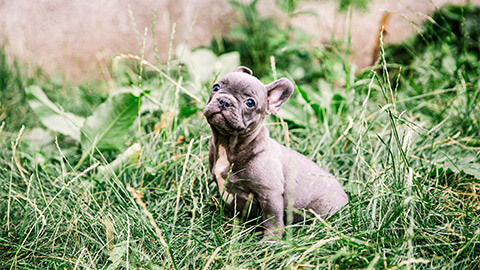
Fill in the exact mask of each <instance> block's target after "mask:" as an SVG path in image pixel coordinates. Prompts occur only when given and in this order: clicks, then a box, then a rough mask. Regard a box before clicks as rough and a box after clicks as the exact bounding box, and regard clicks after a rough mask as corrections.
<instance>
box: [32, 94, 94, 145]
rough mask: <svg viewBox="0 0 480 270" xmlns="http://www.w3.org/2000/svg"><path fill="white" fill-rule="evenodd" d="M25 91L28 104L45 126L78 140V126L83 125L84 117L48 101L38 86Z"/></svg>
mask: <svg viewBox="0 0 480 270" xmlns="http://www.w3.org/2000/svg"><path fill="white" fill-rule="evenodd" d="M25 92H26V94H27V101H28V104H29V105H30V107H31V108H32V110H33V112H34V113H35V115H36V116H37V117H38V119H40V122H42V124H43V125H44V126H45V127H47V128H48V129H50V130H52V131H55V132H60V133H62V134H64V135H67V136H70V137H72V138H73V139H74V140H76V141H80V128H81V127H82V126H83V122H84V121H85V119H84V118H82V117H80V116H77V115H74V114H72V113H68V112H64V111H63V110H62V109H61V108H60V107H58V106H57V105H55V104H54V103H53V102H52V101H50V99H49V98H48V97H47V95H45V93H44V92H43V91H42V89H41V88H40V87H39V86H36V85H33V86H30V87H28V88H27V89H25Z"/></svg>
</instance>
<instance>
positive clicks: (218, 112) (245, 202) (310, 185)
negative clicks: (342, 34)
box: [203, 67, 348, 240]
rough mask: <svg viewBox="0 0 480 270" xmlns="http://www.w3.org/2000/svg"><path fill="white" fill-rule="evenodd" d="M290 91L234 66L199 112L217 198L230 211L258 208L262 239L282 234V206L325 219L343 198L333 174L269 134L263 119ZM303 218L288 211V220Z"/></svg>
mask: <svg viewBox="0 0 480 270" xmlns="http://www.w3.org/2000/svg"><path fill="white" fill-rule="evenodd" d="M292 92H293V84H292V83H291V82H290V81H289V80H288V79H286V78H282V79H279V80H277V81H274V82H272V83H270V84H267V85H264V84H263V83H261V82H260V81H259V80H258V79H257V78H255V77H254V76H252V71H251V70H250V69H248V68H246V67H238V68H237V69H236V70H235V71H234V72H231V73H229V74H227V75H225V76H223V77H222V78H221V79H220V80H219V81H218V82H216V83H215V84H214V85H213V88H212V90H211V94H210V97H209V99H208V101H207V105H206V106H205V109H204V110H203V113H204V115H205V117H206V119H207V122H208V123H209V125H210V127H211V129H212V137H211V139H210V147H209V165H210V170H211V173H212V174H213V178H214V179H215V181H216V182H217V185H218V188H219V190H220V193H221V194H222V197H223V198H222V199H223V200H224V202H225V203H226V206H227V208H228V209H229V210H230V211H233V212H234V213H241V212H243V211H247V210H248V212H250V213H258V212H257V211H258V210H261V213H262V219H263V225H264V227H265V229H266V230H265V235H264V239H266V240H270V239H274V238H276V237H281V236H282V232H283V227H284V222H285V219H286V218H285V217H286V213H287V209H292V207H293V209H298V210H302V209H303V210H313V211H314V212H316V213H317V214H319V215H321V216H322V217H328V216H329V215H332V214H333V213H335V212H336V211H338V210H339V209H340V208H342V206H344V205H345V204H347V202H348V199H347V194H345V191H344V190H343V188H342V186H341V185H340V183H339V182H338V181H337V179H335V177H334V176H333V175H331V174H330V173H328V172H327V171H325V170H324V169H322V168H320V167H319V166H318V165H317V164H315V163H314V162H313V161H311V160H310V159H308V158H307V157H305V156H304V155H302V154H300V153H298V152H295V151H294V150H291V149H289V148H286V147H284V146H282V145H280V144H279V143H278V142H276V141H275V140H273V139H271V138H270V136H269V132H268V130H267V128H266V127H265V125H264V124H263V120H264V118H265V116H266V115H267V114H276V113H277V111H278V110H279V109H280V106H281V105H282V103H283V102H285V101H286V100H287V99H288V98H289V97H290V95H291V94H292ZM289 211H291V210H289ZM259 212H260V211H259ZM295 212H298V211H295ZM302 218H303V216H302V215H300V214H298V213H294V214H293V221H298V220H301V219H302Z"/></svg>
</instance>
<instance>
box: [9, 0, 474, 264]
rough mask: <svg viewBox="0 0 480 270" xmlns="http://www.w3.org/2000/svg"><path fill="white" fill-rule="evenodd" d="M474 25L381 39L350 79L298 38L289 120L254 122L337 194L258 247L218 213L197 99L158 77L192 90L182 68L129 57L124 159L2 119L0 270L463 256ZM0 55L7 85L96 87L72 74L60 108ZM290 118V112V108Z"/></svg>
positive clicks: (253, 234)
mask: <svg viewBox="0 0 480 270" xmlns="http://www.w3.org/2000/svg"><path fill="white" fill-rule="evenodd" d="M469 9H471V7H468V6H467V7H465V8H462V9H460V11H458V10H457V13H452V14H461V15H460V16H453V17H454V19H459V21H460V24H459V25H460V26H462V25H468V23H470V20H471V18H473V19H475V18H477V20H478V15H476V16H477V17H475V16H473V17H469V16H467V15H468V14H470V13H468V12H467V11H469ZM472 10H473V12H471V13H472V14H478V8H477V9H475V8H473V9H472ZM443 12H444V13H441V14H443V15H439V16H440V17H434V18H435V19H436V21H437V22H439V25H443V26H446V25H447V24H444V23H440V22H442V20H445V22H448V25H452V22H451V21H449V18H450V17H448V16H447V15H448V14H449V12H451V9H444V10H443ZM459 12H460V13H459ZM445 14H447V15H445ZM464 14H467V15H464ZM450 15H451V14H450ZM442 16H443V17H442ZM442 18H443V19H442ZM465 18H466V19H465ZM467 19H468V20H467ZM462 22H463V23H462ZM467 22H468V23H467ZM428 27H429V26H428V25H427V26H425V27H424V28H425V29H428ZM461 29H466V28H461ZM425 31H428V30H425ZM456 31H457V30H454V29H450V30H448V31H447V35H445V34H442V35H441V36H442V37H446V36H448V35H450V34H451V35H452V36H458V35H456V33H457V32H456ZM474 31H478V28H474ZM472 33H473V34H472ZM474 33H475V32H465V33H464V36H465V37H467V38H466V39H462V38H459V41H460V42H459V43H452V42H450V43H447V42H446V41H444V40H440V41H438V40H437V38H435V36H434V35H433V34H432V33H430V34H428V32H423V34H424V38H423V39H422V40H423V41H422V42H425V46H424V47H420V46H417V45H416V42H419V41H418V40H416V39H413V40H411V41H408V42H407V43H405V44H403V45H401V46H400V47H399V48H394V47H387V48H385V49H386V52H385V53H383V54H382V57H381V59H380V61H379V64H378V66H376V67H373V68H372V69H368V70H365V71H363V72H360V73H359V74H358V75H357V76H353V75H350V72H351V68H350V63H348V62H345V61H344V51H343V50H342V49H341V46H339V47H335V46H332V47H331V48H313V49H312V50H313V51H310V53H311V54H312V55H317V56H318V55H320V56H321V57H322V63H321V64H319V68H318V69H319V70H317V71H315V72H319V74H320V75H319V74H317V75H315V74H305V77H304V79H302V78H300V79H298V81H297V79H295V81H296V82H297V89H296V93H295V94H294V96H293V97H292V99H291V100H289V101H288V102H287V103H291V104H295V106H293V105H292V106H290V107H288V106H287V105H286V107H285V108H284V109H285V111H288V112H289V113H290V114H289V115H293V116H294V117H289V116H288V115H287V116H285V117H284V118H283V119H281V118H269V119H268V127H269V129H270V131H271V136H272V137H274V138H275V139H277V140H278V141H279V142H281V143H282V144H285V145H288V146H289V147H291V148H293V149H295V150H297V151H299V152H301V153H303V154H305V155H307V156H309V157H310V158H312V159H313V160H314V161H315V162H317V163H318V164H320V165H322V166H323V167H325V168H327V169H328V170H329V171H331V172H332V173H333V174H334V175H336V176H337V177H338V178H339V180H340V181H341V183H342V184H343V185H344V187H345V188H346V190H347V192H348V194H349V198H350V206H349V208H348V209H346V211H345V212H343V213H339V214H337V215H335V216H333V217H331V218H329V219H328V220H326V221H320V220H312V222H311V223H300V224H292V225H289V226H288V227H287V230H286V233H285V235H284V237H283V238H282V239H281V240H279V241H278V242H276V243H273V244H261V243H260V242H259V241H260V240H261V238H262V235H261V233H260V232H259V231H258V230H257V229H256V226H254V225H247V224H244V223H243V222H241V221H239V220H237V219H235V218H233V217H231V216H229V215H227V214H225V213H224V211H223V206H222V203H221V202H220V201H219V198H220V196H219V192H218V189H217V187H216V185H215V183H214V182H213V181H212V179H211V176H210V174H209V172H208V168H207V166H208V165H207V164H208V162H207V159H208V139H209V135H210V131H209V128H208V126H207V123H206V121H205V120H204V118H203V116H202V114H201V111H200V108H202V107H203V103H199V102H197V101H195V100H194V99H192V98H190V97H189V96H188V95H185V94H184V93H183V92H182V90H181V89H180V88H179V87H178V86H177V85H175V84H174V83H172V82H171V81H170V80H169V79H173V81H176V82H179V83H180V84H182V85H183V86H184V87H186V88H187V89H190V90H192V88H191V85H190V84H189V81H188V74H186V73H185V71H184V68H183V67H180V66H178V67H177V66H172V67H169V69H171V71H170V72H169V73H168V74H166V73H164V75H161V74H159V73H158V72H156V71H155V70H153V69H150V68H148V67H145V68H144V69H143V80H142V85H143V88H144V89H150V90H151V92H150V95H149V96H148V97H146V99H148V100H150V101H151V102H152V103H153V104H156V105H157V106H158V107H156V108H154V109H148V110H145V111H143V112H142V114H141V115H140V118H139V120H138V122H137V123H136V124H134V127H133V128H131V129H130V131H129V132H130V135H131V136H130V139H129V140H128V141H127V142H126V144H125V149H126V148H127V147H128V146H130V145H132V144H134V143H137V142H138V143H140V144H141V152H140V156H139V159H138V164H136V165H129V166H121V167H120V169H119V170H115V171H109V172H107V173H100V172H99V171H100V169H99V167H100V166H102V165H105V164H107V163H108V162H111V161H112V160H114V159H115V157H116V156H117V155H118V154H119V152H103V153H102V155H100V154H99V153H98V152H97V153H95V154H94V155H90V156H89V157H88V158H87V160H86V161H85V162H84V164H83V165H82V166H80V168H79V169H78V170H75V169H74V167H75V165H76V164H77V162H78V161H79V160H80V158H81V156H82V153H81V149H80V147H79V145H77V144H75V142H73V141H72V140H71V139H69V138H68V137H65V136H63V135H61V134H52V133H51V132H49V131H44V133H43V135H44V136H45V140H44V141H43V143H40V142H39V141H38V140H33V139H31V136H29V133H31V131H32V129H33V128H34V127H38V126H39V122H38V121H33V120H32V121H23V120H22V119H23V118H19V120H15V121H13V120H12V121H11V122H8V121H9V120H6V123H7V124H6V125H5V126H4V127H3V128H2V129H1V133H0V137H1V139H0V145H1V150H2V151H0V181H1V183H0V220H1V222H0V226H1V227H0V268H2V269H34V268H35V269H50V268H51V269H57V268H69V269H71V268H73V269H83V268H86V269H88V268H90V269H91V268H101V269H103V268H110V269H116V268H121V269H126V268H144V269H160V268H166V269H173V268H177V269H205V268H206V269H215V268H216V269H218V268H233V269H241V268H256V269H277V268H295V269H297V268H300V269H303V268H307V269H310V268H320V269H323V268H334V269H351V268H353V269H358V268H362V269H413V268H419V269H478V268H479V267H480V246H479V245H480V239H479V238H480V197H479V194H478V190H479V189H480V182H479V181H480V179H479V178H480V166H479V163H480V154H479V153H480V126H479V125H478V119H480V99H479V94H478V93H479V92H480V79H479V78H480V76H479V75H480V74H479V73H480V68H479V66H478V65H479V64H478V63H479V61H478V60H479V59H478V55H475V54H473V52H475V50H477V49H478V48H479V47H478V46H479V40H478V36H475V34H474ZM460 37H461V36H460ZM458 44H459V45H458ZM465 44H470V45H468V46H466V45H465ZM457 45H458V46H464V45H465V46H466V47H464V48H466V49H465V50H461V56H462V57H455V56H456V54H450V55H452V56H453V57H452V58H450V59H449V58H448V56H449V52H450V53H451V52H453V51H455V50H456V49H458V46H457ZM469 46H472V47H469ZM438 48H444V49H443V50H442V49H438ZM397 49H400V50H406V51H408V52H409V53H410V57H407V58H406V60H405V59H404V58H400V57H404V56H405V54H404V53H396V52H397ZM472 55H473V56H472ZM463 56H465V57H463ZM472 57H473V58H472ZM475 57H477V58H475ZM308 59H310V58H307V60H308ZM429 59H430V60H431V61H430V62H428V61H427V60H429ZM444 59H448V60H444ZM444 61H450V62H449V63H453V67H454V68H453V69H452V66H451V65H450V66H449V65H447V64H448V63H447V64H444V63H443V62H444ZM452 61H453V62H452ZM339 67H340V68H339ZM1 68H2V70H0V71H1V72H4V73H2V74H9V75H8V77H6V78H8V80H10V81H8V84H5V85H16V86H8V87H15V88H14V89H16V90H15V91H18V93H19V94H18V95H21V93H22V92H21V90H22V87H23V86H24V85H28V84H31V83H36V84H40V85H41V86H42V87H43V88H44V89H47V90H46V93H47V95H49V96H50V98H51V99H52V100H54V101H55V102H56V103H58V104H60V105H63V106H65V108H66V109H65V110H66V111H72V112H75V113H77V114H79V115H84V116H87V115H88V114H90V113H89V111H90V112H91V111H92V110H93V109H92V108H93V107H94V106H96V105H98V104H99V103H100V102H102V101H104V100H105V98H106V97H105V95H106V94H105V92H104V89H103V87H102V86H101V85H100V86H99V85H95V84H83V85H89V86H88V87H87V86H82V87H83V88H84V89H88V91H87V90H84V91H83V93H84V94H80V93H81V92H82V90H79V89H80V88H81V87H75V86H73V87H71V88H69V87H70V86H69V87H67V88H68V89H73V90H72V91H73V92H74V93H76V94H77V95H83V97H84V98H83V99H80V104H79V105H82V104H85V106H83V107H82V106H75V104H71V103H69V101H71V100H72V99H69V97H68V95H65V97H63V98H62V97H60V98H59V97H55V96H54V95H52V92H49V91H48V89H49V88H48V87H49V86H51V85H52V83H51V81H50V80H45V81H44V80H40V79H38V78H35V77H34V78H28V77H27V76H26V75H18V76H17V75H16V74H21V69H20V68H17V66H15V65H2V67H1ZM177 68H178V69H177ZM137 70H138V69H137ZM179 70H180V71H181V72H177V71H179ZM254 72H255V70H254ZM277 72H279V73H280V74H279V75H281V74H284V75H286V76H291V74H292V73H291V72H289V70H287V69H286V70H280V69H278V70H277ZM387 73H388V74H387ZM181 75H183V76H185V78H186V79H184V80H182V79H180V78H181V77H180V76H181ZM271 76H273V75H272V74H268V75H266V76H265V77H264V78H263V79H264V80H265V83H266V82H269V80H271ZM2 78H3V77H2ZM305 78H308V79H305ZM138 83H139V82H138V74H136V73H135V72H133V71H129V72H127V73H125V74H124V73H122V74H120V75H119V77H118V78H117V86H119V87H121V86H129V85H132V84H133V85H137V84H138ZM61 85H62V84H60V85H58V86H59V88H60V87H61ZM21 86H22V87H21ZM318 86H321V87H319V88H321V89H320V91H319V90H318V89H317V87H318ZM59 88H57V89H59ZM10 89H12V88H10ZM75 89H76V90H75ZM208 91H209V90H208V87H206V86H204V87H202V88H201V91H200V92H198V93H196V95H198V96H199V97H200V98H201V99H202V100H205V98H206V96H207V94H208ZM302 91H304V92H303V93H302ZM3 93H7V92H2V95H3ZM302 94H303V95H302ZM317 95H318V96H319V97H317ZM325 97H329V98H330V99H328V100H327V101H328V102H326V103H325ZM73 99H75V98H73ZM15 102H17V101H16V99H15V100H9V99H6V98H5V99H4V96H2V104H5V105H6V106H17V107H21V106H27V104H26V103H25V101H23V105H22V103H21V102H20V103H18V104H20V105H18V104H17V103H15ZM144 102H145V104H146V101H144ZM321 102H324V103H321ZM21 108H23V109H24V110H25V114H26V116H28V118H33V119H34V115H33V113H32V112H31V111H30V110H29V108H28V107H21ZM295 108H297V110H295ZM10 114H11V115H12V116H18V115H17V114H15V112H13V111H7V119H8V116H10ZM301 117H304V118H305V121H303V122H302V121H295V119H299V118H301ZM22 121H23V122H22ZM21 124H23V125H25V128H24V129H23V128H21ZM55 135H57V138H55ZM36 137H37V138H38V137H39V135H36ZM54 138H55V139H54Z"/></svg>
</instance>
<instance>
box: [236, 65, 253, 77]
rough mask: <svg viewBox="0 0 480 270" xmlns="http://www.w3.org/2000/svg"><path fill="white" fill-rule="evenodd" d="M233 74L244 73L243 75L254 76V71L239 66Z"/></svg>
mask: <svg viewBox="0 0 480 270" xmlns="http://www.w3.org/2000/svg"><path fill="white" fill-rule="evenodd" d="M233 72H243V73H247V74H248V75H253V72H252V70H251V69H249V68H247V67H244V66H239V67H238V68H236V69H235V70H234V71H233Z"/></svg>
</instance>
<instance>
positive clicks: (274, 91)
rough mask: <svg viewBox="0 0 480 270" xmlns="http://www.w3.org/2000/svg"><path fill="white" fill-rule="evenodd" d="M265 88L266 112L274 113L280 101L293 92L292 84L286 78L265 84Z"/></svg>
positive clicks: (278, 107) (279, 105) (280, 103)
mask: <svg viewBox="0 0 480 270" xmlns="http://www.w3.org/2000/svg"><path fill="white" fill-rule="evenodd" d="M265 88H266V89H267V103H268V108H267V114H276V113H277V112H278V110H279V109H280V107H281V106H282V103H283V102H285V101H286V100H287V99H288V98H289V97H290V95H291V94H292V93H293V84H292V82H290V81H289V80H288V79H286V78H281V79H279V80H276V81H274V82H272V83H270V84H267V85H265Z"/></svg>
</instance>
